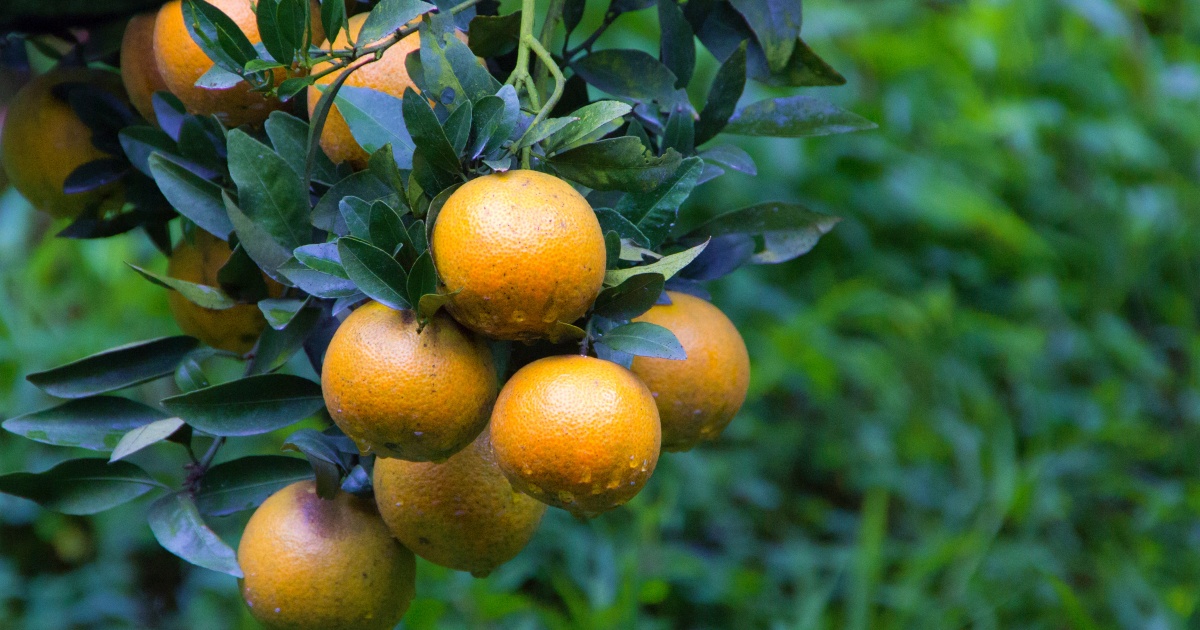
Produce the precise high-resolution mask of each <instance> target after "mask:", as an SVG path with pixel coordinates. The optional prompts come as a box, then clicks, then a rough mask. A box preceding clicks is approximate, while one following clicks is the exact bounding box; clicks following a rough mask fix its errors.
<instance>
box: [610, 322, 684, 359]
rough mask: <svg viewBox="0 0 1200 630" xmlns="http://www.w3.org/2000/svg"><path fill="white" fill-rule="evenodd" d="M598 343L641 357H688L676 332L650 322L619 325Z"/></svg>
mask: <svg viewBox="0 0 1200 630" xmlns="http://www.w3.org/2000/svg"><path fill="white" fill-rule="evenodd" d="M596 343H598V344H601V345H604V346H608V347H609V348H611V349H613V350H616V351H617V352H624V353H626V354H632V355H634V356H639V357H654V358H657V359H672V360H675V361H682V360H684V359H686V358H687V352H685V351H684V349H683V346H682V345H680V344H679V340H678V339H676V338H675V333H672V332H671V331H670V330H667V329H666V328H663V327H662V326H659V325H658V324H651V323H649V322H632V323H629V324H625V325H624V326H618V327H616V328H614V329H612V330H610V331H608V332H606V333H604V336H602V337H600V339H599V340H598V341H597V342H596Z"/></svg>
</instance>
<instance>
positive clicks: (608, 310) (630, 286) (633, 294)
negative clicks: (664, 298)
mask: <svg viewBox="0 0 1200 630" xmlns="http://www.w3.org/2000/svg"><path fill="white" fill-rule="evenodd" d="M664 282H665V279H664V278H663V276H662V274H659V273H643V274H639V275H636V276H633V277H631V278H629V279H628V280H626V281H624V282H622V283H621V284H619V285H617V286H615V287H610V288H607V289H605V290H603V291H601V292H600V295H598V296H596V304H595V306H594V307H593V310H594V311H595V313H596V314H597V315H600V316H601V317H607V318H609V319H614V320H630V319H633V318H634V317H637V316H638V315H641V314H642V313H645V312H646V311H648V310H650V307H652V306H654V303H655V302H657V301H658V298H659V296H660V295H662V292H663V284H664Z"/></svg>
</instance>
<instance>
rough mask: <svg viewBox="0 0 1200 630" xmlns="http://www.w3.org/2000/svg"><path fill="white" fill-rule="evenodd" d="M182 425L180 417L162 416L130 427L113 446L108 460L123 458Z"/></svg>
mask: <svg viewBox="0 0 1200 630" xmlns="http://www.w3.org/2000/svg"><path fill="white" fill-rule="evenodd" d="M183 426H184V425H183V420H182V419H180V418H163V419H162V420H155V421H154V422H151V423H150V424H147V425H143V426H140V427H137V428H136V429H132V430H130V431H129V432H128V433H126V434H125V435H123V436H121V440H120V441H119V442H117V445H116V446H115V447H114V448H113V451H112V455H111V456H110V457H109V458H108V461H109V462H115V461H120V460H122V459H125V458H126V457H128V456H130V455H132V454H134V453H136V452H138V451H140V450H142V449H144V448H146V447H147V446H150V445H152V444H157V443H159V442H161V441H163V440H165V439H167V438H169V437H171V436H172V435H174V434H175V432H176V431H178V430H179V429H181V428H182V427H183Z"/></svg>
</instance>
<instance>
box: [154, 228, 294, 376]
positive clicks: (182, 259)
mask: <svg viewBox="0 0 1200 630" xmlns="http://www.w3.org/2000/svg"><path fill="white" fill-rule="evenodd" d="M231 253H232V251H231V250H230V249H229V244H228V243H226V242H225V241H222V240H221V239H219V238H217V237H215V236H213V235H212V234H209V233H208V232H205V231H204V230H201V229H197V230H196V232H195V236H194V239H193V242H191V243H189V242H188V241H187V240H186V239H185V240H183V241H180V243H179V244H178V245H176V246H175V251H174V252H171V258H170V261H169V262H168V264H167V275H168V276H171V277H172V278H178V279H179V280H185V281H187V282H193V283H196V284H203V285H207V286H210V287H218V286H220V283H219V282H218V281H217V274H218V273H219V272H220V271H221V267H223V266H225V263H226V262H228V261H229V256H230V254H231ZM263 279H264V281H266V283H267V293H268V294H270V296H271V297H279V296H280V295H282V294H283V287H282V286H281V285H280V284H279V283H277V282H275V281H274V280H272V279H270V278H268V277H267V276H265V275H264V276H263ZM167 300H168V304H169V306H170V307H171V314H172V315H174V316H175V323H177V324H179V329H180V330H182V331H183V332H184V334H187V335H191V336H193V337H195V338H197V339H199V340H200V341H203V342H204V343H206V344H208V345H210V346H212V347H214V348H218V349H221V350H228V351H229V352H235V353H237V354H246V353H247V352H249V351H250V349H251V348H253V347H254V344H255V342H257V341H258V335H259V334H260V333H262V330H263V328H264V327H265V326H266V325H267V319H266V318H265V317H263V314H262V311H260V310H259V308H258V306H257V305H254V304H238V305H237V306H234V307H232V308H227V309H224V310H214V309H208V308H204V307H203V306H200V305H198V304H193V303H192V302H189V301H188V299H187V298H185V297H183V295H181V294H179V293H178V292H176V291H171V292H170V294H169V295H168V297H167Z"/></svg>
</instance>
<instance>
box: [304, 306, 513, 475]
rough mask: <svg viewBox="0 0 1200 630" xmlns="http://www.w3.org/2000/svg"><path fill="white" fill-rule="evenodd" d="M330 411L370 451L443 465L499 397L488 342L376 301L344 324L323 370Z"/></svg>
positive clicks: (440, 318)
mask: <svg viewBox="0 0 1200 630" xmlns="http://www.w3.org/2000/svg"><path fill="white" fill-rule="evenodd" d="M321 385H322V389H323V390H324V393H325V406H326V407H328V408H329V413H330V415H332V416H333V419H334V421H335V422H337V425H338V426H339V427H341V428H342V430H343V431H345V432H346V435H348V436H350V437H351V438H352V439H353V440H354V441H355V442H357V443H358V446H359V448H360V449H361V450H362V451H363V452H364V453H366V452H370V451H374V452H375V453H377V454H378V455H379V456H380V457H397V458H400V459H407V460H410V461H439V460H444V459H446V458H447V457H450V456H451V455H453V454H455V453H457V452H458V451H459V450H461V449H462V448H463V447H464V446H466V445H468V444H470V443H471V440H474V439H475V437H476V436H478V435H479V432H480V431H482V430H483V427H484V425H486V424H487V419H488V413H489V412H490V411H491V406H492V402H493V401H494V400H495V399H496V373H495V370H494V368H493V364H492V354H491V350H490V349H489V348H488V346H487V344H486V343H485V342H484V341H483V340H481V339H479V338H477V337H476V336H475V335H473V334H471V333H470V332H469V331H467V330H465V329H463V328H462V327H460V326H459V325H458V324H457V323H456V322H455V321H454V320H452V319H450V318H449V317H447V316H445V315H437V316H435V317H434V318H433V319H432V320H431V321H430V322H429V323H428V324H426V325H425V328H424V329H423V330H420V331H419V332H418V322H417V316H416V314H415V313H413V312H412V311H394V310H392V309H390V308H388V307H387V306H384V305H383V304H379V303H377V302H371V303H369V304H367V305H365V306H363V307H361V308H359V309H358V310H356V311H354V312H353V313H351V314H350V316H349V317H347V318H346V321H344V322H342V325H341V326H340V327H338V330H337V333H336V334H334V336H333V340H332V341H331V342H330V343H329V349H328V350H327V351H326V353H325V364H324V367H323V369H322V371H321Z"/></svg>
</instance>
